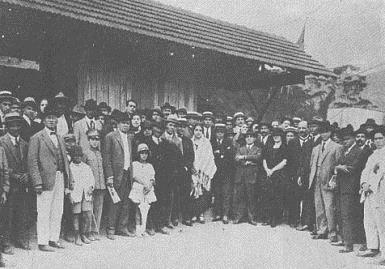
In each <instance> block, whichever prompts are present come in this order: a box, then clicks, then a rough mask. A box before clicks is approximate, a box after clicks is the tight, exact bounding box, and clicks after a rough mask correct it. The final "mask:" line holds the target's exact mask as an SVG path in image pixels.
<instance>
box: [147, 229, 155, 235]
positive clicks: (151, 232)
mask: <svg viewBox="0 0 385 269" xmlns="http://www.w3.org/2000/svg"><path fill="white" fill-rule="evenodd" d="M146 232H147V234H148V235H150V236H154V235H155V231H154V230H153V229H148V230H146Z"/></svg>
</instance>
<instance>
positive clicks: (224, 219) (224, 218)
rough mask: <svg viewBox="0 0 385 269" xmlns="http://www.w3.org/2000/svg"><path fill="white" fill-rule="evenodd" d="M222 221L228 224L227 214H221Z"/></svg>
mask: <svg viewBox="0 0 385 269" xmlns="http://www.w3.org/2000/svg"><path fill="white" fill-rule="evenodd" d="M222 222H223V224H229V218H228V217H227V216H223V219H222Z"/></svg>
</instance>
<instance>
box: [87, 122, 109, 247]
mask: <svg viewBox="0 0 385 269" xmlns="http://www.w3.org/2000/svg"><path fill="white" fill-rule="evenodd" d="M87 137H88V142H89V148H88V149H86V150H85V151H84V162H85V163H86V164H88V165H89V166H90V167H91V170H92V173H93V174H94V178H95V189H94V192H93V213H94V218H95V219H94V220H95V221H93V222H92V223H93V225H91V233H90V237H89V239H90V240H91V241H94V240H99V230H100V222H101V219H102V210H103V203H104V195H105V193H106V183H105V179H104V173H103V160H102V154H101V153H100V150H99V148H100V133H99V132H98V131H97V130H92V129H91V130H89V131H88V132H87Z"/></svg>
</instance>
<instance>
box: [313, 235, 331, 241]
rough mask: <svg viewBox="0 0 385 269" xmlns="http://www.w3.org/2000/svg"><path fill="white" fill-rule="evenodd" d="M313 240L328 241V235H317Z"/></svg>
mask: <svg viewBox="0 0 385 269" xmlns="http://www.w3.org/2000/svg"><path fill="white" fill-rule="evenodd" d="M311 239H315V240H318V239H328V236H327V235H326V234H316V235H313V236H312V237H311Z"/></svg>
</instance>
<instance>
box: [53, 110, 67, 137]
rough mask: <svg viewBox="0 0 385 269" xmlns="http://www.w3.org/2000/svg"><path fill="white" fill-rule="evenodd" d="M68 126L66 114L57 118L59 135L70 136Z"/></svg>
mask: <svg viewBox="0 0 385 269" xmlns="http://www.w3.org/2000/svg"><path fill="white" fill-rule="evenodd" d="M68 131H69V129H68V124H67V121H66V118H65V117H64V114H63V115H61V116H60V117H58V118H57V127H56V132H57V134H58V135H61V136H64V135H66V134H68Z"/></svg>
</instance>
